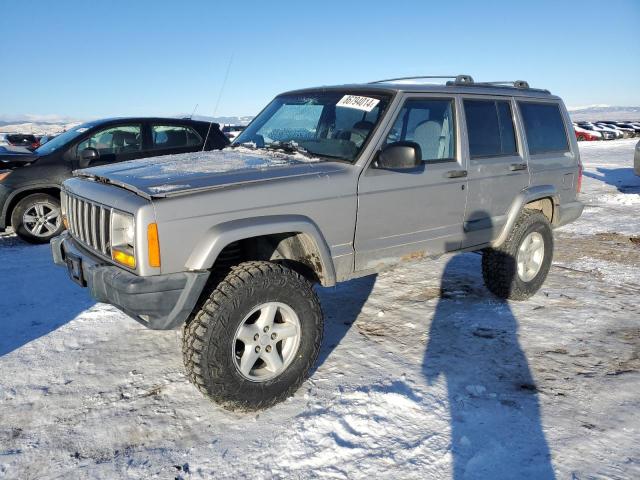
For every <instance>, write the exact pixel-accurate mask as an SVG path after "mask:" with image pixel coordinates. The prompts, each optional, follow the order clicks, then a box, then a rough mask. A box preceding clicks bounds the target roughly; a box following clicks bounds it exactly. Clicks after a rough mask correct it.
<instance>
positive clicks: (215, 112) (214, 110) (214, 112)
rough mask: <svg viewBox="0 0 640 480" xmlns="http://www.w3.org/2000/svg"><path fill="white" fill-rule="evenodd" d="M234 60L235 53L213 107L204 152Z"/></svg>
mask: <svg viewBox="0 0 640 480" xmlns="http://www.w3.org/2000/svg"><path fill="white" fill-rule="evenodd" d="M232 62H233V54H231V57H229V63H228V64H227V71H226V72H225V74H224V80H223V81H222V86H221V87H220V92H218V99H217V100H216V105H215V107H214V109H213V117H212V118H211V121H210V122H209V128H208V129H207V136H206V137H205V138H204V143H203V144H202V151H203V152H204V149H205V147H206V146H207V141H208V140H209V133H211V126H212V125H213V119H214V118H215V116H216V114H217V113H218V106H219V105H220V100H221V99H222V93H223V92H224V87H225V86H226V85H227V79H228V78H229V71H230V70H231V63H232Z"/></svg>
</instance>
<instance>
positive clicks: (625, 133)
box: [603, 122, 635, 138]
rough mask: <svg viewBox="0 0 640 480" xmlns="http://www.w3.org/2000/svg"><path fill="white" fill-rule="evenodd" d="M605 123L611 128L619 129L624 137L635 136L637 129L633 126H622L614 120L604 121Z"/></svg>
mask: <svg viewBox="0 0 640 480" xmlns="http://www.w3.org/2000/svg"><path fill="white" fill-rule="evenodd" d="M603 125H606V126H607V127H609V128H613V129H615V130H618V131H619V132H621V133H622V135H623V138H630V137H634V136H635V131H634V130H633V129H632V128H625V127H620V126H618V125H616V124H615V123H613V122H605V123H603Z"/></svg>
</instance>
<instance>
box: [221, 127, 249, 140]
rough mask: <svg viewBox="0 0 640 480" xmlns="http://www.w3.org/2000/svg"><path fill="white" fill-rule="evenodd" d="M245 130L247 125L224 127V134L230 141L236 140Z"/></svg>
mask: <svg viewBox="0 0 640 480" xmlns="http://www.w3.org/2000/svg"><path fill="white" fill-rule="evenodd" d="M245 128H246V126H245V125H224V126H223V127H222V133H224V134H225V136H226V137H227V138H228V139H229V140H235V138H236V137H237V136H238V135H240V134H241V133H242V131H243V130H244V129H245Z"/></svg>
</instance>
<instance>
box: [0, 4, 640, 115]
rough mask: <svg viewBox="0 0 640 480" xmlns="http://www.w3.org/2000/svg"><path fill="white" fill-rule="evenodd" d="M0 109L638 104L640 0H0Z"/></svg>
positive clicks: (236, 111) (73, 111)
mask: <svg viewBox="0 0 640 480" xmlns="http://www.w3.org/2000/svg"><path fill="white" fill-rule="evenodd" d="M1 10H2V12H1V14H0V39H1V41H0V72H1V74H0V118H8V117H12V116H18V115H21V114H27V113H29V114H38V115H46V114H56V115H63V116H68V117H73V118H79V119H90V118H96V117H104V116H112V115H134V114H135V115H165V114H177V113H183V112H191V110H193V108H194V106H195V105H196V104H199V107H198V114H201V115H211V114H213V113H214V110H215V104H216V102H217V99H218V95H219V93H220V90H221V86H222V84H223V79H224V77H225V72H226V70H227V65H228V64H229V62H230V59H231V58H233V60H232V62H231V68H230V70H229V76H228V80H227V83H226V87H225V89H224V91H223V92H222V97H221V101H220V104H219V107H218V109H217V112H215V113H216V114H217V115H251V114H255V113H257V111H259V110H260V109H261V108H262V107H263V106H264V104H265V103H266V102H268V101H269V100H270V99H271V98H272V97H273V96H274V95H276V94H277V93H279V92H281V91H284V90H288V89H293V88H299V87H307V86H315V85H327V84H335V83H347V82H364V81H369V80H375V79H379V78H388V77H394V76H405V75H419V74H423V75H425V74H456V73H469V74H471V75H473V76H474V78H475V79H476V80H507V79H525V80H528V81H529V82H530V84H531V85H533V86H538V87H544V88H548V89H550V90H551V91H552V92H553V93H555V94H558V95H560V96H562V97H563V98H564V100H565V103H566V104H567V105H568V106H581V105H588V104H596V103H597V104H609V105H626V106H637V105H640V31H639V29H640V0H626V1H625V0H609V1H602V0H599V1H590V0H581V1H575V2H574V1H560V0H556V1H534V2H514V1H513V0H510V1H504V2H498V1H491V2H489V1H476V2H471V1H469V2H465V1H456V2H447V1H444V2H443V1H440V2H428V1H413V2H409V1H402V0H396V1H394V2H374V1H358V2H348V1H346V0H342V1H340V2H338V1H333V0H322V1H321V2H320V1H316V2H305V1H300V0H298V1H281V2H275V1H271V2H257V1H256V2H254V1H251V0H247V1H244V2H238V1H227V2H212V1H196V0H193V1H192V0H183V1H181V2H175V1H157V0H156V1H142V0H141V1H129V0H127V1H125V0H115V1H100V0H94V1H91V2H87V1H71V0H60V1H56V2H51V1H36V0H19V1H18V0H3V1H2V8H1Z"/></svg>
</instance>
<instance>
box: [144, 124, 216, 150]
mask: <svg viewBox="0 0 640 480" xmlns="http://www.w3.org/2000/svg"><path fill="white" fill-rule="evenodd" d="M150 128H151V152H152V155H172V154H176V153H186V152H195V151H198V150H202V144H203V142H204V139H203V138H202V137H201V136H200V134H199V133H198V132H197V131H196V130H195V129H194V128H192V127H190V126H188V125H178V124H173V123H162V122H156V123H151V124H150Z"/></svg>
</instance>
